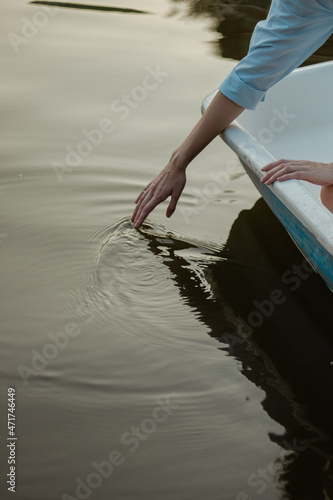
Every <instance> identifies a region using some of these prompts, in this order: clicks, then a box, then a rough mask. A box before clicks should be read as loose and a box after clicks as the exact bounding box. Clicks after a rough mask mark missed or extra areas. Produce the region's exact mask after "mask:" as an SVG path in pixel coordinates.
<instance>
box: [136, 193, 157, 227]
mask: <svg viewBox="0 0 333 500" xmlns="http://www.w3.org/2000/svg"><path fill="white" fill-rule="evenodd" d="M153 196H154V195H153V193H151V192H150V191H148V192H147V193H145V194H144V196H143V197H142V198H141V200H140V201H139V202H138V204H137V206H136V208H135V210H134V213H133V223H134V225H135V224H136V221H137V219H138V218H139V217H140V214H141V212H142V210H143V209H144V207H145V206H146V205H147V204H148V203H149V201H150V200H151V199H152V197H153Z"/></svg>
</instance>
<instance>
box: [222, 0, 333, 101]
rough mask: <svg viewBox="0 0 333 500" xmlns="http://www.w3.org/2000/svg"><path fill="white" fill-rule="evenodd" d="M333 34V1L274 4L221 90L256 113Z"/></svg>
mask: <svg viewBox="0 0 333 500" xmlns="http://www.w3.org/2000/svg"><path fill="white" fill-rule="evenodd" d="M332 32H333V0H321V1H319V0H318V1H317V0H304V1H301V0H299V1H294V0H273V1H272V4H271V8H270V11H269V13H268V16H267V19H266V20H265V21H260V22H259V23H258V24H257V26H256V28H255V30H254V32H253V35H252V38H251V42H250V48H249V52H248V54H247V56H245V57H244V59H242V60H241V61H240V62H239V63H238V64H237V66H236V67H235V68H234V69H233V70H232V72H231V73H230V74H229V76H227V78H226V79H225V80H224V81H223V82H222V84H221V85H220V87H219V90H220V91H221V92H222V94H224V95H225V96H227V97H228V98H229V99H231V100H232V101H234V102H236V103H237V104H239V105H240V106H243V107H244V108H247V109H255V107H256V106H257V104H258V103H259V102H260V101H261V100H264V98H265V94H266V91H267V90H268V89H269V88H270V87H272V86H273V85H274V84H275V83H277V82H278V81H279V80H281V79H282V78H284V77H285V76H286V75H288V74H289V73H290V72H291V71H292V70H293V69H295V68H297V67H298V66H299V65H300V64H302V62H304V61H305V60H306V59H307V58H308V57H309V56H310V55H311V54H313V52H315V51H316V50H317V49H318V48H319V47H320V46H321V45H322V44H323V43H324V42H325V41H326V40H327V38H328V37H329V36H330V35H331V34H332Z"/></svg>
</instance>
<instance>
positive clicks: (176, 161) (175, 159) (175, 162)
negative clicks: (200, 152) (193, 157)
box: [169, 148, 190, 171]
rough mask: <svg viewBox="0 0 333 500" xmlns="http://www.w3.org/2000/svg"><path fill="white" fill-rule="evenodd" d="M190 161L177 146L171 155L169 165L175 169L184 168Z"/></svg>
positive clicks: (182, 169) (181, 169)
mask: <svg viewBox="0 0 333 500" xmlns="http://www.w3.org/2000/svg"><path fill="white" fill-rule="evenodd" d="M189 163H190V161H189V160H188V159H187V158H186V155H185V154H184V153H183V151H182V150H181V148H177V149H176V150H175V151H174V152H173V153H172V155H171V158H170V161H169V165H170V166H171V167H172V168H174V169H175V170H180V171H184V170H186V168H187V166H188V164H189Z"/></svg>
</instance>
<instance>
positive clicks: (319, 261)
mask: <svg viewBox="0 0 333 500" xmlns="http://www.w3.org/2000/svg"><path fill="white" fill-rule="evenodd" d="M215 94H216V92H213V93H212V94H210V95H209V96H207V97H206V99H205V100H204V102H203V104H202V111H205V109H206V108H207V107H208V105H209V103H210V102H211V100H212V99H213V97H214V95H215ZM221 137H222V139H223V140H224V141H225V142H226V143H227V144H228V145H229V146H230V147H231V148H232V149H233V151H235V153H236V154H237V155H238V157H239V159H240V161H241V163H242V165H243V166H244V168H245V170H246V172H247V173H248V175H249V177H250V178H251V180H252V182H253V183H254V185H255V186H256V188H257V189H258V190H259V192H260V193H261V195H262V196H263V198H264V200H265V201H266V202H267V204H268V205H269V206H270V208H271V209H272V210H273V212H274V213H275V215H276V216H277V218H278V219H279V220H280V222H281V223H282V224H283V225H284V227H285V228H286V230H287V231H288V233H289V234H290V236H291V237H292V238H293V240H294V241H295V243H296V244H297V246H298V247H299V249H300V250H301V251H302V252H303V254H304V256H305V257H306V258H307V260H308V261H309V262H310V263H311V265H312V266H313V268H314V269H315V270H316V271H317V272H318V273H319V274H320V275H321V276H322V278H323V279H324V280H325V282H326V284H327V285H328V286H329V287H330V289H331V290H333V214H332V213H331V212H330V211H329V210H327V209H326V207H324V206H323V205H322V203H321V201H320V197H319V193H320V187H319V186H315V185H313V184H310V183H308V182H303V181H298V180H290V181H286V182H281V183H279V182H276V183H275V184H273V185H272V186H265V185H263V184H262V183H260V179H261V177H262V176H263V173H262V171H261V168H262V167H263V166H264V165H266V164H267V163H269V162H271V161H274V160H276V159H280V158H290V159H296V160H297V159H304V160H313V161H322V162H332V161H333V147H332V145H333V62H329V63H322V64H318V65H314V66H307V67H305V68H300V69H297V70H295V71H293V72H292V73H291V74H290V75H289V76H288V77H286V78H285V79H284V80H283V81H281V82H279V83H278V84H277V85H275V87H274V88H272V89H270V91H269V92H268V93H267V96H266V99H265V102H262V103H260V104H259V105H258V107H257V108H256V110H255V111H245V112H244V113H242V115H241V116H240V118H239V119H238V120H237V121H236V122H234V123H233V124H231V125H230V126H229V127H228V128H227V129H226V130H225V132H224V133H223V134H221Z"/></svg>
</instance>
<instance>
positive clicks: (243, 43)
mask: <svg viewBox="0 0 333 500" xmlns="http://www.w3.org/2000/svg"><path fill="white" fill-rule="evenodd" d="M172 1H173V2H175V3H176V4H180V3H183V2H186V3H187V4H188V10H187V15H189V16H191V17H197V16H204V17H208V18H211V19H212V26H211V29H212V31H216V32H217V33H218V34H219V38H218V40H217V41H216V42H214V45H215V52H216V53H217V54H219V55H221V56H222V57H227V58H231V59H236V60H240V59H242V58H243V57H244V56H245V55H246V54H247V51H248V48H249V43H250V38H251V35H252V32H253V30H254V27H255V25H256V24H257V23H258V22H259V21H261V20H262V19H265V18H266V16H267V13H268V10H269V7H270V4H271V2H270V0H260V1H258V2H249V1H248V0H236V1H223V0H172ZM176 12H177V10H176ZM332 57H333V35H332V36H331V37H330V38H329V39H328V40H327V41H326V43H325V44H324V45H323V46H322V47H320V48H319V49H318V50H317V51H316V52H315V53H314V54H313V55H311V56H310V57H309V58H308V59H307V61H306V62H305V63H304V64H316V63H320V62H324V61H330V60H331V59H332Z"/></svg>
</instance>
